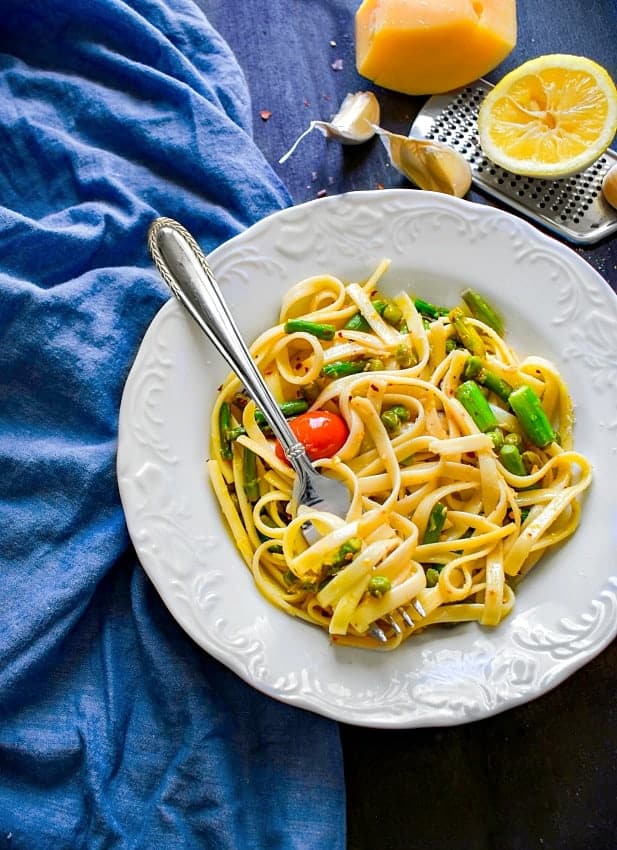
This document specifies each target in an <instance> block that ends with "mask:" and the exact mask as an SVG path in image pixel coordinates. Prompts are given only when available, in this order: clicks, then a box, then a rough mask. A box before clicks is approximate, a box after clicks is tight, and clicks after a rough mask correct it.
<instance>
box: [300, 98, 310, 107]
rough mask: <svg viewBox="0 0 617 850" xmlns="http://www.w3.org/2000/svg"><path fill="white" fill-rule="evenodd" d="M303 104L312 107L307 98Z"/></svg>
mask: <svg viewBox="0 0 617 850" xmlns="http://www.w3.org/2000/svg"><path fill="white" fill-rule="evenodd" d="M302 103H303V104H304V105H305V106H310V105H311V101H310V100H307V98H306V97H305V98H304V100H303V101H302Z"/></svg>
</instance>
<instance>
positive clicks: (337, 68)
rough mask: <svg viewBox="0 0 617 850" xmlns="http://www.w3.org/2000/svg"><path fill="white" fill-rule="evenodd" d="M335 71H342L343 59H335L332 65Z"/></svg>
mask: <svg viewBox="0 0 617 850" xmlns="http://www.w3.org/2000/svg"><path fill="white" fill-rule="evenodd" d="M330 67H331V68H332V70H333V71H342V70H343V60H342V59H335V60H334V62H333V63H332V65H331V66H330Z"/></svg>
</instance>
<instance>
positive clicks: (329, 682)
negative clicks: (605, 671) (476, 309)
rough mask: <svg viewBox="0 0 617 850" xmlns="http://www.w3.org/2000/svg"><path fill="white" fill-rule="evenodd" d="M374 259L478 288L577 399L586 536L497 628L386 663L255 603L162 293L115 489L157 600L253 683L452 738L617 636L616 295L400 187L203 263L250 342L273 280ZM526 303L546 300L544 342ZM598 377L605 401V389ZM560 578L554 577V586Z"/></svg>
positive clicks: (202, 403) (204, 405)
mask: <svg viewBox="0 0 617 850" xmlns="http://www.w3.org/2000/svg"><path fill="white" fill-rule="evenodd" d="M382 256H391V257H392V267H391V268H392V270H391V272H390V273H389V279H390V278H391V287H392V289H396V288H398V287H399V286H400V285H401V284H402V283H406V282H407V281H408V279H409V276H410V275H411V274H412V273H413V276H414V284H415V286H414V288H416V289H418V288H419V290H420V294H425V292H426V289H423V287H424V288H426V287H429V286H430V287H432V289H431V292H433V293H434V296H435V297H436V298H438V297H440V296H441V294H442V293H443V294H444V297H445V294H449V297H450V300H451V299H452V293H453V292H454V291H455V290H456V291H458V289H459V287H461V285H462V284H463V283H471V282H472V281H473V283H474V284H475V285H477V286H478V288H481V289H483V290H484V291H488V293H489V295H490V296H491V298H492V299H493V300H495V302H496V304H497V306H498V307H499V306H501V307H502V309H503V308H506V311H507V312H508V313H509V314H511V316H512V318H511V322H512V332H513V334H514V341H515V343H516V342H518V344H519V347H521V349H523V348H524V349H525V350H529V351H534V353H547V354H550V355H552V356H558V357H559V361H560V366H561V367H562V368H563V370H564V374H565V375H566V378H567V380H568V382H569V383H570V386H571V388H572V392H573V395H574V397H575V400H576V401H577V402H578V403H579V422H578V433H577V447H578V448H579V449H581V450H585V451H586V450H587V449H588V452H587V453H588V454H590V456H591V459H592V462H593V463H594V467H597V468H596V480H595V481H594V484H593V486H592V490H591V493H590V497H589V499H588V502H587V504H586V505H585V506H584V511H583V521H582V524H581V528H580V529H579V531H578V533H577V535H575V537H574V538H573V539H572V541H570V542H569V543H568V544H567V546H566V548H564V549H562V550H560V551H559V552H557V553H555V554H554V555H552V556H549V559H550V561H551V563H547V565H546V567H547V568H546V569H544V568H541V569H537V571H534V572H533V573H532V574H531V575H530V576H529V577H528V578H527V579H526V581H525V582H524V583H523V585H522V587H521V589H520V593H519V594H518V604H517V608H516V610H515V612H514V614H513V616H511V617H510V618H509V620H508V621H506V623H504V624H502V626H501V627H500V628H499V629H497V630H495V631H494V632H488V631H486V630H482V629H481V627H478V626H476V625H475V624H470V625H464V626H457V627H456V628H455V629H444V630H440V631H435V630H433V631H431V630H428V631H427V632H426V633H425V634H423V635H420V636H418V637H416V638H414V639H412V640H410V641H408V642H407V643H406V644H405V645H404V646H403V647H401V648H400V649H399V650H397V651H396V652H394V653H388V654H383V653H369V652H367V651H364V650H354V649H345V648H341V647H332V646H331V645H330V644H329V642H328V640H327V637H326V636H325V635H324V633H323V632H321V631H320V630H318V629H316V628H314V627H311V626H309V625H307V624H305V623H302V622H300V621H296V620H294V619H292V618H291V617H288V616H287V615H285V614H283V613H282V612H279V611H277V610H275V609H274V608H272V606H270V605H269V603H267V602H266V601H265V600H264V599H262V597H261V596H260V595H259V593H258V592H257V590H256V588H255V587H254V585H253V582H252V579H251V577H250V574H249V572H248V570H247V569H246V567H245V566H244V564H243V563H242V561H241V560H240V557H239V555H238V554H237V553H236V551H235V548H234V546H233V543H232V542H231V541H230V540H229V538H228V536H227V533H226V531H225V530H224V528H223V525H222V523H221V520H220V518H219V517H218V512H217V510H216V505H215V503H214V500H213V497H212V494H211V491H210V489H209V485H208V482H207V480H206V476H205V472H204V470H203V460H204V458H205V456H206V451H207V429H208V411H209V405H210V403H211V399H212V397H213V394H214V392H215V390H216V386H217V384H218V383H219V382H220V378H221V377H222V376H223V375H224V374H225V371H226V370H225V367H224V366H223V364H222V363H221V362H220V358H218V356H217V355H216V353H215V352H213V351H212V350H211V349H210V348H209V344H208V343H207V341H206V340H205V339H203V338H202V336H201V334H200V333H199V331H198V330H197V329H196V328H195V327H194V326H193V325H192V323H191V322H190V321H189V320H188V318H187V317H186V316H185V315H184V314H183V312H182V310H181V308H180V307H179V305H178V304H177V303H176V302H175V301H174V300H170V301H169V302H168V303H167V304H166V305H164V307H163V308H162V309H161V310H160V311H159V313H158V314H157V316H156V317H155V319H154V321H153V322H152V324H151V325H150V327H149V329H148V331H147V332H146V334H145V336H144V339H143V342H142V345H141V347H140V349H139V352H138V354H137V357H136V360H135V363H134V365H133V367H132V369H131V372H130V375H129V378H128V380H127V383H126V386H125V390H124V393H123V397H122V403H121V409H120V422H119V446H118V463H117V470H118V483H119V488H120V494H121V498H122V504H123V507H124V510H125V515H126V520H127V525H128V528H129V533H130V535H131V538H132V540H133V543H134V545H135V549H136V551H137V554H138V557H139V559H140V561H141V563H142V565H143V567H144V569H145V571H146V573H147V574H148V575H149V577H150V578H151V580H152V581H153V583H154V585H155V587H156V588H157V590H158V592H159V594H160V595H161V597H162V599H163V601H164V602H165V604H166V605H167V607H168V608H169V610H170V611H171V613H172V614H173V616H174V617H175V618H176V620H177V621H178V623H179V624H180V625H181V626H182V627H183V628H184V629H185V631H186V632H187V633H188V634H190V635H191V637H192V638H193V639H194V640H195V641H196V642H197V643H198V644H199V645H200V646H201V647H203V648H204V649H205V650H206V651H208V652H209V653H210V654H212V655H213V656H214V657H216V658H217V659H218V660H219V661H221V662H222V663H224V664H226V665H227V666H228V667H229V668H230V669H232V670H234V671H235V672H236V673H237V674H238V675H239V676H240V677H242V678H243V679H244V680H245V681H247V682H248V683H249V684H250V685H252V686H254V687H256V688H257V689H259V690H261V691H262V692H264V693H266V694H268V695H270V696H272V697H274V698H276V699H279V700H282V701H284V702H287V703H289V704H291V705H295V706H299V707H302V708H305V709H308V710H311V711H314V712H316V713H319V714H322V715H324V716H327V717H331V718H334V719H337V720H341V721H344V722H348V723H353V724H356V725H364V726H373V727H382V728H409V727H419V726H441V725H454V724H459V723H464V722H469V721H472V720H477V719H480V718H483V717H487V716H490V715H492V714H495V713H497V712H500V711H503V710H505V709H507V708H510V707H512V706H514V705H516V704H519V703H521V702H526V701H528V700H530V699H532V698H535V697H537V696H539V695H541V694H542V693H545V692H546V691H547V690H549V689H550V688H552V687H554V686H556V685H557V684H559V682H561V681H563V679H565V678H566V677H567V676H569V675H570V674H571V673H573V672H574V671H575V670H576V669H578V668H579V667H581V666H582V665H583V664H584V663H586V662H587V661H589V660H590V659H591V658H593V657H594V656H595V655H597V654H598V653H599V652H600V651H601V650H602V649H603V648H604V647H605V646H606V645H607V644H608V643H609V642H610V641H611V640H612V639H613V637H614V636H615V634H616V633H617V569H616V567H617V564H615V551H616V550H617V505H616V504H615V502H616V497H615V494H614V493H613V492H612V482H614V480H615V478H616V477H617V402H616V401H615V390H616V389H617V365H613V364H617V342H616V340H617V334H616V333H615V331H616V329H617V298H616V297H615V295H614V293H613V292H612V290H611V289H610V287H608V284H607V283H606V282H605V281H604V280H603V279H602V278H601V277H600V275H599V274H598V273H597V272H596V271H595V270H593V269H592V268H591V267H590V266H589V265H588V264H587V263H586V262H584V261H583V260H582V259H581V258H580V257H579V256H578V255H577V254H576V253H575V252H574V251H572V249H570V248H568V247H566V246H564V245H562V244H560V243H558V242H557V241H556V240H554V239H553V238H552V237H550V236H547V235H545V234H543V233H541V232H540V231H538V230H536V229H535V228H534V227H533V226H532V225H530V224H529V223H527V222H525V221H522V220H521V219H519V218H517V217H515V216H513V215H512V214H510V213H506V212H502V211H500V210H496V209H494V208H492V207H490V206H486V205H479V204H474V203H471V202H469V201H464V200H458V199H455V198H450V197H447V196H444V195H435V194H432V193H428V192H418V191H414V190H408V189H392V190H384V191H379V192H376V191H375V192H366V191H364V192H351V193H347V194H345V195H338V196H332V197H327V198H323V199H319V200H316V201H311V202H308V203H306V204H303V205H300V206H297V207H291V208H289V209H286V210H282V211H280V212H277V213H275V214H273V215H272V216H270V217H268V218H266V219H264V220H262V221H260V222H258V223H257V224H256V225H254V226H253V227H251V228H249V229H248V230H247V231H245V232H244V233H242V234H240V235H239V236H236V237H234V238H233V239H231V240H229V241H228V242H226V243H225V244H223V245H221V246H220V247H219V248H217V249H216V251H214V252H212V254H211V255H210V261H211V263H212V265H213V268H214V270H215V272H216V274H217V277H218V278H219V280H220V282H221V285H222V287H223V289H224V291H225V293H226V296H227V298H228V300H229V301H230V304H231V306H232V309H233V310H234V312H235V313H236V315H237V317H238V320H239V323H240V325H241V327H242V329H243V331H244V332H245V334H246V335H247V337H249V338H252V337H253V336H254V335H255V334H256V333H257V332H258V331H259V330H262V329H263V327H264V326H265V325H267V324H268V322H269V320H270V319H271V318H273V314H272V312H271V311H272V310H274V309H275V305H276V304H277V303H278V299H279V296H280V293H281V292H282V291H283V290H284V289H285V288H286V287H287V286H288V285H291V284H292V283H294V282H295V281H296V280H298V279H300V278H301V277H304V276H308V275H309V274H311V273H318V272H330V273H334V274H339V275H341V276H349V277H353V276H358V277H359V276H361V275H363V274H364V275H365V274H367V273H368V271H369V270H370V269H372V268H373V266H374V265H375V264H376V263H377V261H378V260H379V259H381V257H382ZM497 279H499V280H497ZM524 298H527V299H530V300H533V302H534V304H537V305H539V306H540V307H542V308H543V309H544V311H545V312H546V311H547V307H550V324H549V326H548V330H547V331H546V333H544V330H545V329H544V328H542V327H540V326H539V324H538V321H536V320H535V318H534V316H533V312H532V311H529V310H526V309H525V308H523V306H522V303H523V301H524ZM574 320H576V321H574ZM528 323H530V324H528ZM532 342H533V343H534V345H533V346H532V345H531V343H532ZM544 347H546V351H544ZM538 348H539V349H540V350H538ZM205 370H206V371H207V372H208V378H207V380H203V373H204V371H205ZM606 383H608V385H609V390H611V389H612V392H610V391H609V392H603V391H602V386H603V384H606ZM589 401H593V406H594V409H593V413H594V417H593V418H594V421H593V422H592V421H591V419H590V414H589V413H588V412H587V410H586V404H587V402H589ZM596 419H597V420H598V422H599V424H597V423H596V421H595V420H596ZM581 440H582V442H583V445H581ZM596 538H597V539H596ZM589 540H592V541H593V545H592V547H591V552H588V551H587V548H588V543H589ZM589 554H592V555H594V556H595V558H591V557H585V556H586V555H587V556H588V555H589ZM556 570H560V572H561V573H562V575H563V578H564V581H563V582H562V583H561V585H560V586H559V587H557V589H556V590H555V588H554V587H553V583H552V579H551V578H550V576H551V574H553V576H555V575H556V572H555V571H556ZM566 578H567V581H565V579H566ZM549 590H550V593H549Z"/></svg>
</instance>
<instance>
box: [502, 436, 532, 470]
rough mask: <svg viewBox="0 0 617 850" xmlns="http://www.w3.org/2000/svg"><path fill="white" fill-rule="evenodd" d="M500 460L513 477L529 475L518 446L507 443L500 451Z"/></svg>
mask: <svg viewBox="0 0 617 850" xmlns="http://www.w3.org/2000/svg"><path fill="white" fill-rule="evenodd" d="M499 459H500V461H501V462H502V463H503V465H504V466H505V468H506V469H507V470H508V472H511V473H512V474H513V475H527V470H526V469H525V464H524V463H523V458H522V457H521V453H520V451H519V450H518V448H517V447H516V446H513V445H512V444H511V443H506V444H505V445H503V446H502V447H501V449H500V450H499Z"/></svg>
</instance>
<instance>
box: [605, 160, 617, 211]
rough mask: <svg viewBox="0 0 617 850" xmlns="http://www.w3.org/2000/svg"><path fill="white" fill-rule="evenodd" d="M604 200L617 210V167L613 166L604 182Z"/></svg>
mask: <svg viewBox="0 0 617 850" xmlns="http://www.w3.org/2000/svg"><path fill="white" fill-rule="evenodd" d="M602 195H603V196H604V200H605V201H606V202H607V203H609V204H610V205H611V206H612V207H614V208H615V209H616V210H617V165H613V166H612V167H611V168H609V170H608V171H607V172H606V174H605V175H604V179H603V180H602Z"/></svg>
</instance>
